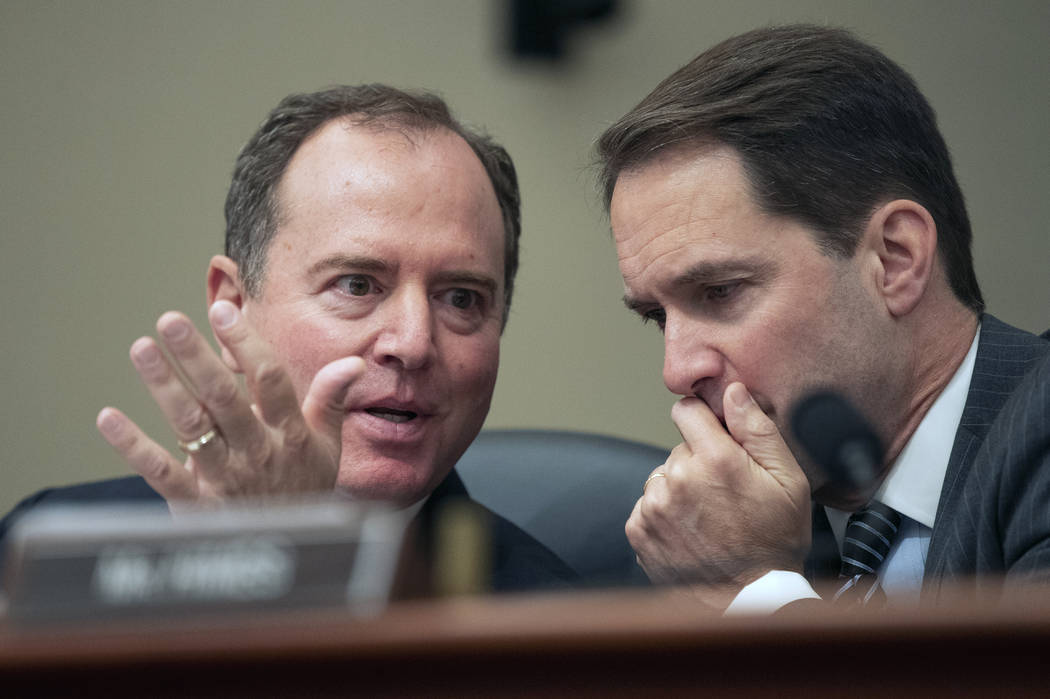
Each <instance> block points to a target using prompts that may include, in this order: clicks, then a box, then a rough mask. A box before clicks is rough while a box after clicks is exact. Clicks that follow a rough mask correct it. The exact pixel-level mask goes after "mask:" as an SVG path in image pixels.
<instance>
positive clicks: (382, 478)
mask: <svg viewBox="0 0 1050 699" xmlns="http://www.w3.org/2000/svg"><path fill="white" fill-rule="evenodd" d="M350 461H351V462H350V463H344V464H343V467H342V468H341V469H340V471H339V480H338V488H339V490H341V491H342V492H344V493H347V494H348V495H350V497H351V498H352V499H354V500H373V501H380V502H389V503H393V504H395V505H398V506H402V507H403V506H407V505H411V504H413V503H415V502H418V501H419V500H421V499H422V498H424V497H426V496H427V495H429V494H430V492H431V491H432V490H433V489H434V488H435V487H436V486H437V484H438V483H439V482H440V480H441V478H443V477H444V476H445V474H444V473H443V474H440V477H437V476H438V474H437V473H436V470H435V468H434V466H433V465H432V464H430V463H429V462H428V463H426V464H419V463H414V462H411V461H404V460H401V459H391V458H389V457H375V456H373V457H371V458H370V459H368V460H367V464H368V465H367V466H364V467H362V463H366V461H364V460H361V459H359V458H354V459H351V460H350Z"/></svg>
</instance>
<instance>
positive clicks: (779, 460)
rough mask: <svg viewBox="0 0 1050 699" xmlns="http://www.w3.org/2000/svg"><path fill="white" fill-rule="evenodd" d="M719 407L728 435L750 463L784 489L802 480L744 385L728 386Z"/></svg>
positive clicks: (776, 432) (774, 428)
mask: <svg viewBox="0 0 1050 699" xmlns="http://www.w3.org/2000/svg"><path fill="white" fill-rule="evenodd" d="M722 404H723V405H724V406H725V408H724V410H725V421H726V428H727V429H728V430H729V434H731V435H732V436H733V439H734V440H736V442H737V443H738V444H739V445H740V446H742V447H743V448H744V451H746V452H747V453H748V454H749V455H750V456H751V459H752V460H753V461H755V462H756V463H757V464H758V465H759V466H761V467H762V468H763V469H765V471H766V472H768V473H769V475H771V476H772V477H773V478H775V479H776V480H777V481H778V482H780V483H781V485H784V486H786V487H789V486H791V485H792V484H794V483H796V482H797V481H798V479H799V478H802V479H804V478H805V476H804V475H803V473H802V469H801V468H800V467H799V465H798V463H797V462H796V461H795V456H794V454H792V453H791V450H790V449H788V446H787V444H785V443H784V438H783V437H781V436H780V430H778V429H777V426H776V424H775V423H774V422H773V421H772V420H770V419H769V416H768V415H766V414H765V413H764V412H762V408H760V407H759V405H758V403H756V402H755V399H754V398H752V397H751V393H750V392H749V391H748V390H747V387H746V386H744V384H742V383H739V382H736V383H731V384H729V386H727V387H726V391H725V394H724V395H723V397H722Z"/></svg>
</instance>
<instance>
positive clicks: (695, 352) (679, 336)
mask: <svg viewBox="0 0 1050 699" xmlns="http://www.w3.org/2000/svg"><path fill="white" fill-rule="evenodd" d="M704 335H705V333H704V332H703V331H702V330H701V329H699V328H696V327H692V326H691V324H690V323H689V322H688V319H687V320H686V321H685V322H682V321H681V320H680V319H674V318H673V317H672V316H671V315H670V314H668V318H667V322H666V324H665V326H664V385H665V386H667V389H668V390H669V391H671V393H675V394H677V395H680V396H692V395H697V396H699V395H700V394H701V387H702V386H703V384H704V383H705V382H707V381H709V380H711V379H715V378H717V377H718V376H720V375H721V373H722V371H723V361H724V360H723V357H722V354H721V353H720V352H719V351H718V350H716V349H714V348H713V347H712V346H711V344H710V343H709V342H708V341H706V340H705V339H704V337H703V336H704Z"/></svg>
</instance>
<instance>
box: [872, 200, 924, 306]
mask: <svg viewBox="0 0 1050 699" xmlns="http://www.w3.org/2000/svg"><path fill="white" fill-rule="evenodd" d="M865 237H866V238H867V240H868V241H869V243H870V244H871V245H872V247H873V250H874V252H875V254H876V256H877V258H878V261H879V278H878V280H877V284H878V292H879V293H880V294H881V295H882V298H883V300H884V301H885V303H886V308H887V309H888V310H889V312H890V314H891V315H894V316H897V317H901V316H905V315H908V314H909V313H911V312H912V310H914V309H915V306H916V305H918V303H919V301H920V300H922V297H923V295H924V294H925V293H926V289H927V287H928V286H929V283H930V277H931V276H932V275H933V269H934V262H935V261H936V259H937V224H936V223H934V221H933V216H931V215H930V212H929V211H927V210H926V207H924V206H922V205H921V204H919V203H917V202H914V201H911V200H910V199H896V200H894V201H891V202H889V203H888V204H883V205H882V206H881V207H879V208H878V210H876V211H875V213H874V214H873V215H872V217H871V218H870V219H868V226H867V230H866V231H865Z"/></svg>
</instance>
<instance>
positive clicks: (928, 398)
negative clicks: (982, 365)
mask: <svg viewBox="0 0 1050 699" xmlns="http://www.w3.org/2000/svg"><path fill="white" fill-rule="evenodd" d="M952 305H953V306H954V308H953V309H949V310H948V311H947V312H945V310H944V309H941V311H940V312H938V314H937V316H936V318H935V319H930V320H931V321H932V322H927V323H924V324H921V328H920V330H919V331H918V332H916V333H915V334H914V337H913V342H912V344H911V347H912V348H914V351H913V352H912V353H911V356H910V358H911V362H910V366H909V369H908V371H907V372H906V377H907V378H906V383H905V384H904V385H906V386H908V387H909V390H908V391H907V393H906V395H905V396H904V403H903V406H904V407H903V410H901V411H900V412H898V415H899V416H900V417H899V419H898V421H897V423H896V426H895V427H894V429H893V430H892V435H893V436H892V438H891V439H888V440H887V443H886V446H887V449H886V465H887V467H886V468H887V470H888V469H889V466H890V465H891V464H893V462H894V461H896V459H897V457H898V456H900V453H901V450H903V449H904V445H905V444H907V443H908V440H910V439H911V437H912V435H913V434H915V430H916V429H918V427H919V423H920V422H922V419H923V418H924V417H926V414H927V413H928V412H929V411H930V408H931V407H932V406H933V404H934V402H935V401H936V400H937V398H938V397H939V396H940V395H941V393H943V392H944V389H945V387H946V386H947V385H948V382H949V381H951V379H952V376H954V375H955V372H956V371H958V369H959V366H960V365H961V364H962V362H963V359H965V358H966V353H967V352H969V350H970V345H971V343H972V342H973V337H974V333H975V332H976V331H977V316H976V315H974V313H973V312H972V311H970V310H969V309H967V308H965V307H963V306H961V305H960V304H958V303H955V304H952Z"/></svg>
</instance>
